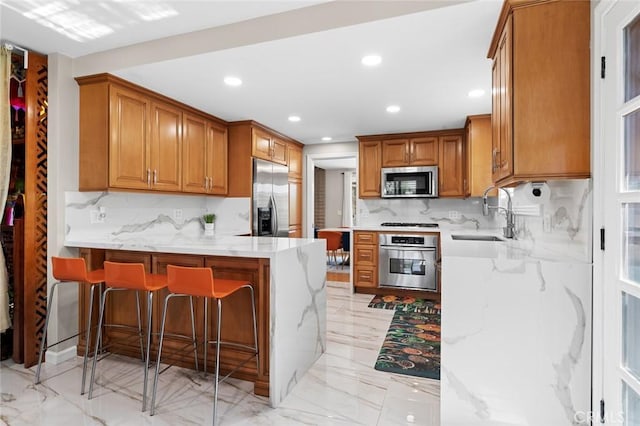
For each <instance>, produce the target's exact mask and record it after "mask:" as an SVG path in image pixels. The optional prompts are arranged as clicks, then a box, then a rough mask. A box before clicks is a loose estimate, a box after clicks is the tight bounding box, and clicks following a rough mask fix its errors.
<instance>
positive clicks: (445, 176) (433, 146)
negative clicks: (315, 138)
mask: <svg viewBox="0 0 640 426" xmlns="http://www.w3.org/2000/svg"><path fill="white" fill-rule="evenodd" d="M357 138H358V141H359V142H360V144H359V153H358V154H359V160H358V161H359V162H358V167H359V168H358V176H359V177H358V188H359V189H358V195H359V197H360V198H380V189H381V188H380V184H381V183H380V179H381V169H382V167H407V166H410V167H413V166H435V165H437V166H438V175H439V176H438V196H439V197H464V196H465V194H466V189H465V185H466V167H465V166H466V160H465V153H466V150H465V139H464V131H463V130H462V129H453V130H438V131H425V132H416V133H396V134H388V135H370V136H358V137H357Z"/></svg>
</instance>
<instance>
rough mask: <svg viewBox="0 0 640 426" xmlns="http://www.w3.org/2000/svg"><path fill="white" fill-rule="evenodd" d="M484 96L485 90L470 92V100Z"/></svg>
mask: <svg viewBox="0 0 640 426" xmlns="http://www.w3.org/2000/svg"><path fill="white" fill-rule="evenodd" d="M483 95H484V90H482V89H474V90H472V91H470V92H469V97H470V98H479V97H480V96H483Z"/></svg>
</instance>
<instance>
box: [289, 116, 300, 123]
mask: <svg viewBox="0 0 640 426" xmlns="http://www.w3.org/2000/svg"><path fill="white" fill-rule="evenodd" d="M289 121H291V122H293V123H297V122H298V121H300V117H298V116H297V115H290V116H289Z"/></svg>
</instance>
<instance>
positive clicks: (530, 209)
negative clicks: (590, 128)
mask: <svg viewBox="0 0 640 426" xmlns="http://www.w3.org/2000/svg"><path fill="white" fill-rule="evenodd" d="M540 189H541V191H542V194H541V195H540V196H539V197H535V196H533V195H532V186H531V184H522V185H519V186H518V187H516V188H509V189H507V191H509V193H510V194H511V196H512V202H513V206H514V211H515V212H516V239H518V240H520V241H522V242H524V243H525V245H528V247H529V248H530V250H531V252H532V253H533V252H534V251H535V250H536V248H544V249H545V250H551V251H552V252H553V251H555V252H561V253H563V254H565V255H566V254H569V255H570V256H571V257H572V258H574V259H577V260H580V261H585V262H591V212H592V205H591V203H592V200H591V196H592V185H591V180H590V179H575V180H557V181H547V182H546V183H545V184H544V185H543V186H542V187H541V188H540ZM489 204H490V205H492V206H496V204H499V206H500V207H506V206H507V196H506V194H505V193H504V192H503V191H500V194H499V197H489ZM382 222H437V223H438V224H439V225H440V227H441V228H449V229H468V230H489V231H495V232H500V231H501V229H502V227H504V226H505V225H506V219H505V215H504V213H503V211H502V210H500V211H497V210H496V209H492V210H491V212H490V214H489V215H488V216H483V215H482V198H479V197H470V198H467V199H452V198H433V199H430V198H416V199H366V200H365V199H358V200H357V206H356V219H355V224H356V225H358V226H369V225H380V224H381V223H382Z"/></svg>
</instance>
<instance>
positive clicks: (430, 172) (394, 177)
mask: <svg viewBox="0 0 640 426" xmlns="http://www.w3.org/2000/svg"><path fill="white" fill-rule="evenodd" d="M380 181H381V184H382V198H428V197H437V196H438V166H426V167H383V168H382V178H381V180H380Z"/></svg>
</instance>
